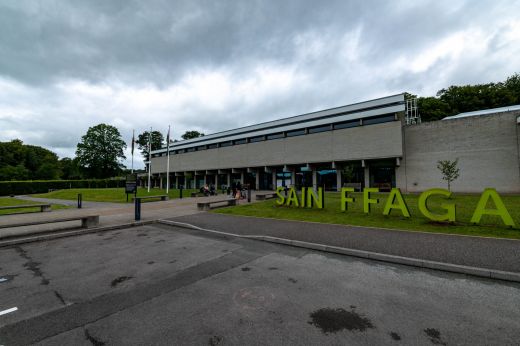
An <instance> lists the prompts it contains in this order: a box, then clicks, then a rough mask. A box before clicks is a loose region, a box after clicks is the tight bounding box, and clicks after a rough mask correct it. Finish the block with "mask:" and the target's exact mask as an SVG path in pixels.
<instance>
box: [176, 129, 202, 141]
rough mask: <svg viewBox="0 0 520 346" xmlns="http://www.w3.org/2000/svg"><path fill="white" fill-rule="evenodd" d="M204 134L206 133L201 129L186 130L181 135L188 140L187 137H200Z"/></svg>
mask: <svg viewBox="0 0 520 346" xmlns="http://www.w3.org/2000/svg"><path fill="white" fill-rule="evenodd" d="M202 136H204V134H203V133H202V132H199V131H186V132H184V134H183V135H182V136H181V137H182V139H184V140H186V139H192V138H198V137H202Z"/></svg>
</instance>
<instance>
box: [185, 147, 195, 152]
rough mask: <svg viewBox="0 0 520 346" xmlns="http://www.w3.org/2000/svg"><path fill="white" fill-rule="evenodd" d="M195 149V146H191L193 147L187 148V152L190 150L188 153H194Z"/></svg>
mask: <svg viewBox="0 0 520 346" xmlns="http://www.w3.org/2000/svg"><path fill="white" fill-rule="evenodd" d="M194 151H195V147H191V148H188V149H186V152H188V153H192V152H194Z"/></svg>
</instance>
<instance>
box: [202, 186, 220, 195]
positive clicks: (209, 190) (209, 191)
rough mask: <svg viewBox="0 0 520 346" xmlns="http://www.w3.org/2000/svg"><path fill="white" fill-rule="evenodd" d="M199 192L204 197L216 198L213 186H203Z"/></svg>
mask: <svg viewBox="0 0 520 346" xmlns="http://www.w3.org/2000/svg"><path fill="white" fill-rule="evenodd" d="M200 192H201V193H203V194H204V196H216V195H217V190H216V189H215V185H213V184H209V185H208V184H205V185H204V186H202V187H201V188H200Z"/></svg>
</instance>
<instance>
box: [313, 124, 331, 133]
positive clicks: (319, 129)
mask: <svg viewBox="0 0 520 346" xmlns="http://www.w3.org/2000/svg"><path fill="white" fill-rule="evenodd" d="M330 130H331V128H330V125H323V126H316V127H311V128H309V133H318V132H325V131H330Z"/></svg>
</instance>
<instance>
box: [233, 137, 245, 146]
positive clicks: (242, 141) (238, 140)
mask: <svg viewBox="0 0 520 346" xmlns="http://www.w3.org/2000/svg"><path fill="white" fill-rule="evenodd" d="M234 143H235V145H236V144H246V143H247V139H245V138H244V139H237V140H236V141H235V142H234Z"/></svg>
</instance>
